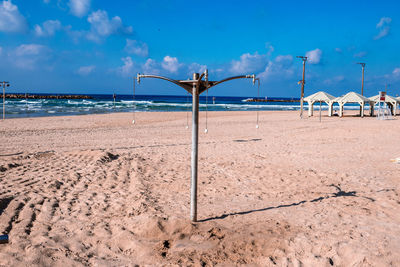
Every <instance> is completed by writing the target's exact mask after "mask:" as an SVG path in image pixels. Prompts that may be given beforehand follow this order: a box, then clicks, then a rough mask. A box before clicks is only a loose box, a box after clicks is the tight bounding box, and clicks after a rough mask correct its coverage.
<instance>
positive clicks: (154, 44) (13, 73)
mask: <svg viewBox="0 0 400 267" xmlns="http://www.w3.org/2000/svg"><path fill="white" fill-rule="evenodd" d="M399 10H400V3H399V2H397V1H385V0H382V1H372V0H371V1H369V0H364V1H351V3H350V1H341V0H338V1H329V3H328V1H261V0H260V1H252V0H250V1H236V0H232V1H229V4H226V2H225V1H215V0H214V1H207V0H204V1H196V2H195V1H185V0H169V1H167V0H159V1H157V0H152V1H150V0H135V1H128V0H115V1H106V0H6V1H3V0H0V58H1V59H2V60H1V63H0V76H1V77H0V80H9V81H10V82H11V83H12V88H11V89H10V90H11V91H14V92H46V93H112V92H114V91H115V92H117V93H119V94H129V93H130V92H131V91H132V77H133V76H134V75H136V73H137V72H140V73H148V74H160V75H165V76H168V77H171V78H176V79H186V78H188V77H189V76H191V73H193V72H200V71H202V70H204V69H205V68H208V69H209V72H210V79H215V80H219V79H222V78H224V77H227V76H233V75H237V74H252V73H255V74H256V75H258V76H259V77H260V79H261V82H262V94H263V95H267V96H289V97H290V96H293V97H296V96H299V92H300V86H299V85H298V84H297V82H298V81H299V80H300V79H301V68H302V65H301V61H300V60H299V59H296V56H298V55H303V56H304V55H305V56H307V57H308V58H309V61H308V62H307V66H306V70H307V71H306V95H307V94H310V93H313V92H315V91H317V90H324V91H328V92H330V93H331V94H333V95H341V94H343V93H344V92H346V91H349V90H354V91H360V87H361V67H360V66H359V65H356V64H355V63H357V62H365V63H366V64H367V65H366V69H365V87H364V92H365V94H366V95H372V94H375V93H376V92H377V91H378V90H381V89H382V88H384V87H385V83H388V84H389V93H391V94H394V95H396V94H400V52H399V48H398V47H399V44H400V19H399ZM212 90H213V91H212V92H210V94H211V95H226V96H229V95H232V96H251V95H255V94H256V89H255V88H254V87H252V86H251V83H250V82H249V81H234V82H231V83H228V84H226V85H223V86H221V87H219V88H217V87H215V88H214V89H212ZM138 92H139V93H140V94H173V95H176V94H184V93H185V92H183V89H180V88H178V87H175V86H173V85H169V84H168V83H166V82H163V81H155V80H153V81H152V80H144V81H143V83H142V84H141V85H140V87H139V88H138Z"/></svg>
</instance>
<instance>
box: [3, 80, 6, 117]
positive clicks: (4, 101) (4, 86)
mask: <svg viewBox="0 0 400 267" xmlns="http://www.w3.org/2000/svg"><path fill="white" fill-rule="evenodd" d="M5 119H6V82H3V120H5Z"/></svg>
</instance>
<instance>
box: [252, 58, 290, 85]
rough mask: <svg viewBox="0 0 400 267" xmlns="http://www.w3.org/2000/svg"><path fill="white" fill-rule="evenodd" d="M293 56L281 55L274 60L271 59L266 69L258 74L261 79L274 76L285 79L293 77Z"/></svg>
mask: <svg viewBox="0 0 400 267" xmlns="http://www.w3.org/2000/svg"><path fill="white" fill-rule="evenodd" d="M292 65H293V56H291V55H279V56H277V57H276V58H275V59H274V60H273V61H269V62H268V64H267V66H266V67H265V69H264V71H263V72H261V73H260V74H258V76H259V77H260V78H261V79H264V80H267V79H272V78H277V77H279V79H283V78H288V77H291V76H292V75H293V73H294V71H293V67H292Z"/></svg>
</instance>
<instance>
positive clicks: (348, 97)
mask: <svg viewBox="0 0 400 267" xmlns="http://www.w3.org/2000/svg"><path fill="white" fill-rule="evenodd" d="M335 102H340V103H360V102H364V103H369V102H372V101H371V100H369V99H368V98H366V97H365V96H362V95H360V94H357V93H356V92H349V93H347V94H345V95H344V96H342V97H338V98H336V99H335Z"/></svg>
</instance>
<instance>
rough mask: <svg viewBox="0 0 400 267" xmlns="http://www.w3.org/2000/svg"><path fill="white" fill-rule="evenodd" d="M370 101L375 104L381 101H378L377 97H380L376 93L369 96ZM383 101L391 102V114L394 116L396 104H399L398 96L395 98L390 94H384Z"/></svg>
mask: <svg viewBox="0 0 400 267" xmlns="http://www.w3.org/2000/svg"><path fill="white" fill-rule="evenodd" d="M369 99H370V100H371V101H374V104H375V105H376V104H378V103H379V102H383V101H379V99H380V97H379V95H376V96H371V97H370V98H369ZM385 103H389V104H391V105H392V107H393V108H392V113H393V114H392V115H393V116H396V113H397V105H398V104H400V99H399V98H395V97H393V96H390V95H386V96H385Z"/></svg>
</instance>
